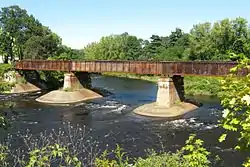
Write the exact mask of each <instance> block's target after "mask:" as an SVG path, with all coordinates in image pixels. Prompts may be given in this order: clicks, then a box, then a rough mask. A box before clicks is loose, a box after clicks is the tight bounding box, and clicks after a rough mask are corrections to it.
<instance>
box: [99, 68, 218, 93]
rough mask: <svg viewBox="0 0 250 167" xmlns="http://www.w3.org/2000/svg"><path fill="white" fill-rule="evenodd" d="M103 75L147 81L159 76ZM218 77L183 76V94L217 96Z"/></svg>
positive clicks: (156, 78) (152, 80)
mask: <svg viewBox="0 0 250 167" xmlns="http://www.w3.org/2000/svg"><path fill="white" fill-rule="evenodd" d="M102 75H105V76H115V77H122V78H131V79H141V80H145V81H149V82H155V83H156V82H157V81H158V79H159V76H155V75H138V74H128V73H112V72H106V73H102ZM220 79H221V77H199V76H185V77H184V87H185V94H186V95H189V96H195V95H206V96H217V95H218V93H219V92H220Z"/></svg>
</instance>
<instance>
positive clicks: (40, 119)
mask: <svg viewBox="0 0 250 167" xmlns="http://www.w3.org/2000/svg"><path fill="white" fill-rule="evenodd" d="M92 86H93V87H96V88H102V89H105V90H108V91H110V92H111V93H112V94H110V95H109V96H107V97H104V98H102V99H97V100H91V101H88V102H82V103H78V104H74V105H67V106H55V105H47V104H41V103H38V102H36V101H35V100H34V99H35V98H36V97H38V96H39V95H40V94H39V93H38V94H37V93H35V94H32V95H22V96H19V95H14V96H6V95H1V101H2V102H1V105H0V107H1V108H4V110H13V111H14V112H16V113H18V114H17V116H16V117H13V118H12V122H13V127H12V128H11V129H10V133H13V134H14V133H16V132H17V131H24V130H25V129H26V128H29V129H30V130H31V132H32V133H34V134H35V133H39V132H41V131H44V130H48V131H50V130H51V129H57V128H61V127H62V126H63V124H62V123H63V122H68V121H69V122H71V123H72V124H79V125H80V126H86V127H87V128H91V129H93V132H92V135H93V138H94V139H93V140H97V141H102V143H103V146H102V145H100V148H102V147H103V148H106V144H108V145H109V146H110V147H114V146H115V144H116V143H117V144H120V145H121V146H122V147H123V148H125V150H126V151H127V152H128V153H129V154H131V155H133V156H143V155H144V154H145V152H144V150H145V149H146V148H154V149H156V150H160V149H163V147H164V149H166V150H171V151H175V150H176V149H177V148H180V147H181V146H183V144H184V141H185V140H186V139H187V137H188V135H189V134H190V133H197V134H198V137H200V138H202V139H203V140H205V145H206V147H207V148H208V149H209V150H210V151H213V152H214V153H217V154H219V155H220V156H221V158H222V159H227V160H226V162H225V165H226V166H238V165H237V164H240V163H241V162H242V160H243V159H244V157H243V156H242V155H240V154H237V153H234V152H233V151H232V149H231V147H232V143H230V142H229V143H227V144H220V143H218V141H217V139H218V137H219V135H220V133H221V129H220V128H218V126H217V120H218V118H219V117H220V115H221V112H220V110H221V107H220V104H219V101H218V100H217V99H215V98H210V97H204V96H200V97H198V96H196V97H194V98H196V99H197V100H198V101H199V102H202V103H203V106H202V107H201V108H199V109H197V110H195V111H193V112H190V113H188V114H187V115H186V116H185V117H184V118H182V119H179V120H173V121H166V120H164V119H158V118H147V117H142V116H138V115H136V114H134V113H133V112H132V110H133V109H134V108H136V107H138V106H139V105H142V104H145V103H150V102H153V101H155V99H156V92H157V86H156V85H155V84H154V83H151V82H147V81H140V80H132V79H123V78H116V77H103V76H93V77H92ZM8 105H9V106H8ZM6 106H7V107H6Z"/></svg>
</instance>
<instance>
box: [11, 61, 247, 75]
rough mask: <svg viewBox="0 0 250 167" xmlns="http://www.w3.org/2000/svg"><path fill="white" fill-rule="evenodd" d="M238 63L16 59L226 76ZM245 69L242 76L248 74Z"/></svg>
mask: <svg viewBox="0 0 250 167" xmlns="http://www.w3.org/2000/svg"><path fill="white" fill-rule="evenodd" d="M235 65H237V63H236V62H211V61H210V62H209V61H193V62H191V61H188V62H171V61H159V62H153V61H152V62H151V61H65V60H22V61H17V62H15V69H18V70H44V71H67V72H74V71H82V72H83V71H84V72H98V73H101V72H125V73H134V74H156V75H202V76H225V75H227V74H228V73H229V70H230V69H231V68H232V67H234V66H235ZM246 73H248V71H246V70H244V71H243V72H241V73H240V74H239V75H245V74H246Z"/></svg>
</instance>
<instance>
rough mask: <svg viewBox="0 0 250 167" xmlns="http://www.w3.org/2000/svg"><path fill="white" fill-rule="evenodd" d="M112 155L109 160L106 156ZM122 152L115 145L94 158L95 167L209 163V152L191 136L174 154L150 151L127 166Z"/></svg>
mask: <svg viewBox="0 0 250 167" xmlns="http://www.w3.org/2000/svg"><path fill="white" fill-rule="evenodd" d="M112 154H113V155H114V157H115V158H114V159H109V158H108V155H112ZM125 154H126V153H125V152H123V150H122V149H121V148H120V147H119V146H118V145H117V147H116V149H115V150H114V151H112V152H111V153H108V151H107V150H106V151H104V152H103V154H102V155H101V156H100V157H99V158H96V161H95V165H96V166H97V167H130V166H133V167H208V166H209V165H210V164H211V162H210V161H209V160H208V156H209V155H210V152H208V151H207V150H206V149H205V148H204V147H203V141H202V140H200V139H196V138H195V135H191V136H190V137H189V139H188V140H187V141H186V145H185V146H184V147H183V148H182V149H181V150H179V151H177V152H176V153H159V154H157V153H156V152H155V151H151V152H150V153H149V154H148V155H147V156H146V157H145V158H142V157H139V158H138V159H135V160H134V164H129V161H131V159H129V158H128V157H127V156H126V155H125Z"/></svg>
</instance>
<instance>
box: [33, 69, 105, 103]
mask: <svg viewBox="0 0 250 167" xmlns="http://www.w3.org/2000/svg"><path fill="white" fill-rule="evenodd" d="M90 87H91V78H90V75H89V73H80V72H79V73H76V74H74V73H66V74H64V84H63V88H62V89H61V90H55V91H51V92H49V93H47V94H45V95H43V96H41V97H39V98H37V99H36V101H38V102H42V103H53V104H67V103H76V102H81V101H85V100H90V99H95V98H101V97H102V96H101V95H99V94H97V93H95V92H93V91H92V90H90V89H88V88H90Z"/></svg>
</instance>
